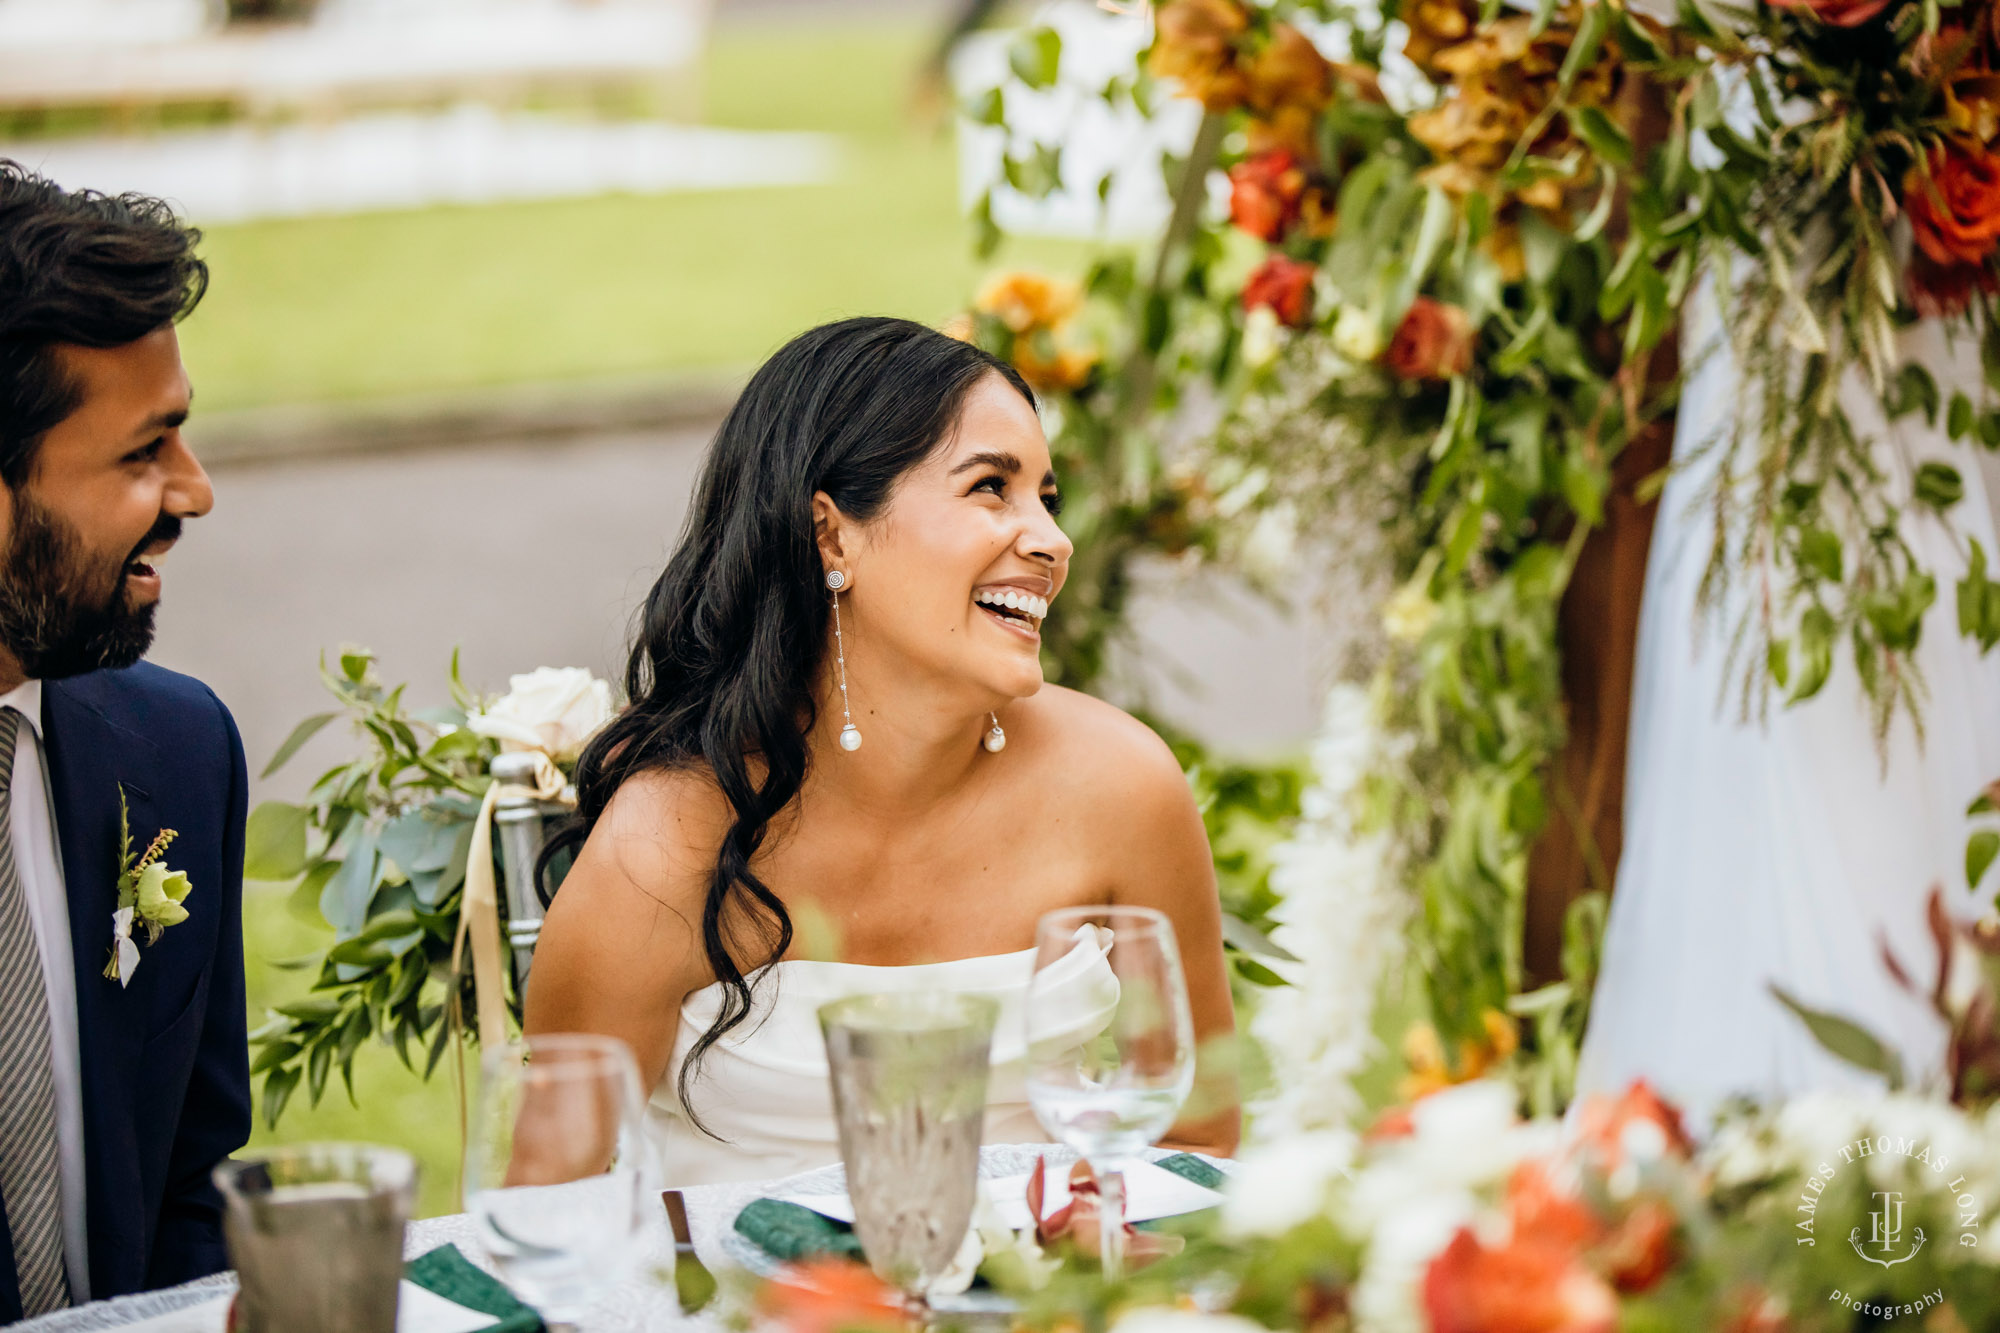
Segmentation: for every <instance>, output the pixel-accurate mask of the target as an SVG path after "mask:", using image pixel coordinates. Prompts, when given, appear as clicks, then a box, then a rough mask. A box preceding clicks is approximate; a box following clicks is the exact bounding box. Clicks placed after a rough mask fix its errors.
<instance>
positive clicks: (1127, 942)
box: [1025, 907, 1195, 1278]
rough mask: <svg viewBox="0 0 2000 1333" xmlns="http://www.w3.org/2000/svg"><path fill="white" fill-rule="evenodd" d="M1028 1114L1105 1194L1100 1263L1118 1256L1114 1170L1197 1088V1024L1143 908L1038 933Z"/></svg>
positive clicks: (1183, 985)
mask: <svg viewBox="0 0 2000 1333" xmlns="http://www.w3.org/2000/svg"><path fill="white" fill-rule="evenodd" d="M1025 1008H1026V1016H1027V1027H1028V1066H1027V1089H1028V1104H1029V1105H1030V1106H1032V1107H1033V1108H1034V1111H1035V1118H1036V1119H1037V1120H1040V1121H1041V1123H1042V1128H1043V1129H1045V1130H1047V1131H1048V1132H1049V1134H1050V1135H1052V1136H1053V1137H1054V1138H1055V1139H1056V1140H1057V1141H1058V1142H1061V1143H1064V1144H1067V1145H1068V1146H1070V1147H1072V1148H1074V1149H1076V1151H1077V1152H1078V1153H1079V1154H1081V1155H1082V1157H1083V1158H1084V1160H1086V1161H1087V1162H1089V1163H1090V1165H1091V1169H1092V1170H1094V1171H1095V1172H1096V1173H1097V1178H1098V1184H1099V1188H1100V1189H1101V1191H1102V1220H1101V1224H1100V1226H1099V1228H1098V1230H1099V1235H1100V1237H1101V1242H1100V1244H1101V1258H1102V1260H1103V1264H1104V1273H1105V1276H1106V1277H1107V1278H1116V1277H1117V1276H1118V1275H1119V1274H1120V1272H1121V1271H1122V1269H1123V1267H1124V1257H1125V1180H1124V1177H1123V1175H1121V1174H1120V1173H1121V1171H1122V1170H1123V1169H1124V1167H1125V1166H1126V1165H1127V1164H1129V1163H1130V1162H1132V1161H1133V1160H1134V1159H1136V1158H1137V1157H1138V1155H1139V1154H1140V1153H1141V1152H1142V1151H1143V1150H1144V1149H1145V1148H1147V1147H1148V1146H1150V1145H1151V1144H1152V1143H1154V1142H1155V1141H1157V1140H1158V1139H1159V1138H1160V1137H1161V1136H1163V1135H1164V1134H1165V1133H1166V1132H1167V1131H1168V1130H1169V1129H1171V1128H1172V1127H1173V1124H1174V1120H1175V1118H1176V1117H1177V1116H1179V1114H1180V1110H1181V1106H1182V1104H1183V1103H1184V1102H1186V1101H1187V1096H1188V1093H1189V1091H1190V1090H1191V1089H1192V1088H1193V1086H1194V1065H1195V1046H1194V1018H1193V1015H1192V1013H1191V1011H1190V1009H1189V1005H1188V993H1187V980H1186V978H1185V977H1184V976H1183V975H1182V973H1181V955H1180V948H1179V946H1178V945H1177V944H1176V943H1175V942H1174V927H1173V923H1172V922H1170V921H1168V920H1167V918H1166V917H1165V916H1164V915H1162V914H1161V913H1159V912H1156V911H1154V910H1153V909H1151V908H1149V907H1072V908H1066V909H1064V910H1062V911H1058V912H1050V913H1049V914H1047V915H1046V916H1044V917H1043V918H1042V919H1041V921H1040V922H1038V923H1037V925H1036V927H1035V972H1034V979H1033V980H1032V981H1031V982H1030V983H1029V987H1028V999H1027V1004H1026V1006H1025Z"/></svg>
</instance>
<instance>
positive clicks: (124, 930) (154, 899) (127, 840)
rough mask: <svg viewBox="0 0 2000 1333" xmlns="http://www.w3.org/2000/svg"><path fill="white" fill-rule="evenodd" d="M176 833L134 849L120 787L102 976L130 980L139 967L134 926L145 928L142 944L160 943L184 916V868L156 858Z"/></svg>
mask: <svg viewBox="0 0 2000 1333" xmlns="http://www.w3.org/2000/svg"><path fill="white" fill-rule="evenodd" d="M179 836H180V834H179V833H177V832H176V831H175V830H173V829H170V828H163V829H161V830H160V831H159V833H158V834H157V835H156V836H155V837H154V838H153V841H152V842H151V843H150V844H149V845H148V846H147V848H146V850H145V851H144V852H143V853H140V854H138V855H134V854H133V851H132V820H131V814H130V812H129V811H128V810H127V809H126V806H125V789H124V788H123V787H120V788H119V789H118V910H117V911H115V912H113V913H112V914H111V961H110V962H109V963H107V964H105V966H104V975H105V976H107V977H109V978H111V979H112V980H113V981H115V982H117V983H118V984H119V985H120V986H129V985H131V984H132V973H133V971H134V970H135V969H136V968H137V967H138V966H139V946H138V945H137V944H135V943H133V941H132V927H133V925H134V924H135V923H136V924H138V925H140V926H143V927H145V930H146V943H147V944H149V945H152V944H158V943H159V942H160V934H161V932H163V931H165V930H166V928H167V927H168V926H178V925H179V924H180V923H181V922H183V921H185V920H187V917H188V912H187V908H185V907H183V906H181V904H182V903H183V902H185V901H186V900H187V896H188V890H189V889H191V888H193V887H194V886H193V885H192V884H190V883H188V877H187V875H186V873H185V872H183V871H179V870H172V869H169V868H168V866H167V863H166V862H165V861H162V860H161V859H160V858H161V857H162V856H164V855H165V854H166V851H167V846H168V844H170V843H171V842H173V840H174V839H175V838H177V837H179Z"/></svg>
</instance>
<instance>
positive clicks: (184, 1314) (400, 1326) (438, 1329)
mask: <svg viewBox="0 0 2000 1333" xmlns="http://www.w3.org/2000/svg"><path fill="white" fill-rule="evenodd" d="M228 1319H229V1298H228V1297H227V1296H218V1297H217V1298H216V1299H214V1300H212V1301H203V1302H202V1303H201V1304H200V1305H193V1306H189V1307H188V1308H187V1309H185V1310H176V1311H174V1312H173V1313H172V1314H163V1315H156V1316H154V1317H153V1318H151V1319H142V1320H140V1321H139V1322H138V1323H136V1324H126V1325H124V1326H123V1328H124V1330H125V1333H223V1329H224V1327H225V1325H226V1324H227V1322H228ZM498 1322H499V1321H498V1320H496V1319H495V1318H494V1317H493V1316H492V1315H490V1314H482V1313H481V1312H480V1311H478V1310H468V1309H466V1308H465V1307H464V1306H463V1305H459V1304H457V1303H456V1302H454V1301H448V1300H446V1299H445V1298H444V1297H442V1296H440V1295H438V1294H437V1293H436V1292H433V1291H426V1290H425V1289H424V1288H422V1287H420V1286H418V1285H417V1284H416V1283H414V1282H410V1281H407V1280H406V1281H405V1282H404V1283H403V1286H402V1291H401V1293H400V1295H399V1296H398V1298H397V1303H396V1333H478V1330H480V1329H482V1328H491V1327H493V1325H494V1324H496V1323H498Z"/></svg>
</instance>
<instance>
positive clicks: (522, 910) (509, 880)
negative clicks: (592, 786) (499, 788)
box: [491, 753, 570, 997]
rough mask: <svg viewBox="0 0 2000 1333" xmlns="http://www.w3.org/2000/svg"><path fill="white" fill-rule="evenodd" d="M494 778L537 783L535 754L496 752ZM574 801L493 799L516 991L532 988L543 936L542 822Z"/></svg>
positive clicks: (525, 785) (518, 785)
mask: <svg viewBox="0 0 2000 1333" xmlns="http://www.w3.org/2000/svg"><path fill="white" fill-rule="evenodd" d="M491 771H492V773H493V780H494V781H495V782H502V783H505V784H507V785H508V786H510V787H516V788H532V787H533V786H534V783H535V756H534V755H532V754H525V753H509V754H501V755H495V756H494V758H493V768H492V770H491ZM569 809H570V808H569V806H567V805H564V804H563V803H561V802H559V801H542V800H537V799H536V798H534V797H533V796H526V795H514V794H506V795H502V796H501V797H500V799H499V800H497V801H495V802H494V804H493V827H494V831H495V833H496V834H497V835H498V836H499V839H500V874H501V878H502V880H503V881H504V883H505V886H506V887H505V893H506V897H507V945H508V948H509V950H510V951H511V952H510V957H511V958H512V961H513V969H514V994H515V995H516V996H518V997H525V996H526V995H527V993H528V966H529V964H530V963H532V962H534V960H535V942H536V941H537V940H539V939H540V938H541V936H542V899H541V895H540V894H538V893H536V892H535V862H536V861H537V860H539V859H540V858H541V855H542V840H543V824H542V821H543V820H544V819H547V818H560V817H561V816H563V815H566V814H568V813H569Z"/></svg>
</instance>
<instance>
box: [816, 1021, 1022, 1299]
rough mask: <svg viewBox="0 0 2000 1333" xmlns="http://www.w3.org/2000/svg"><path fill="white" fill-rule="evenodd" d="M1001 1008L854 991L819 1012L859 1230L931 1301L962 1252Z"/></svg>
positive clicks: (894, 1273) (899, 1277) (975, 1189)
mask: <svg viewBox="0 0 2000 1333" xmlns="http://www.w3.org/2000/svg"><path fill="white" fill-rule="evenodd" d="M999 1013H1000V1006H999V1004H998V1003H997V1002H996V1001H994V1000H992V999H991V998H989V997H986V996H982V995H966V994H960V993H957V992H950V991H902V992H897V993H892V994H883V995H855V996H850V997H848V998H846V999H842V1000H835V1001H833V1002H832V1003H831V1004H827V1005H824V1006H822V1007H821V1008H820V1011H819V1022H820V1030H821V1032H822V1033H823V1034H824V1036H825V1040H826V1060H827V1073H828V1076H829V1079H830V1082H831V1084H832V1093H833V1109H834V1119H835V1122H836V1124H837V1125H838V1128H839V1131H840V1157H841V1160H842V1161H843V1162H844V1163H846V1166H847V1196H848V1198H849V1199H850V1200H851V1201H852V1202H853V1204H854V1234H855V1235H856V1236H857V1237H859V1238H860V1241H861V1251H862V1253H863V1254H865V1255H867V1256H868V1266H869V1267H870V1268H872V1269H873V1270H874V1271H875V1274H876V1276H878V1277H880V1278H881V1279H882V1280H883V1281H885V1282H889V1283H893V1284H894V1285H895V1286H896V1287H898V1288H900V1289H901V1291H902V1292H903V1295H904V1298H905V1299H906V1300H907V1301H908V1302H909V1303H910V1304H911V1306H912V1307H913V1308H921V1307H922V1306H923V1305H924V1303H925V1302H927V1301H928V1299H929V1297H930V1291H931V1288H932V1286H933V1285H935V1284H936V1282H937V1280H938V1278H939V1277H940V1276H941V1275H942V1274H943V1273H944V1272H945V1270H946V1269H948V1268H950V1267H951V1264H952V1260H953V1259H955V1258H956V1257H957V1256H958V1253H959V1251H960V1249H962V1248H963V1246H964V1242H965V1235H966V1231H967V1229H968V1228H969V1227H970V1226H971V1223H972V1210H973V1206H974V1204H975V1202H976V1201H977V1198H978V1193H979V1144H980V1139H981V1137H982V1136H983V1133H984V1130H985V1119H986V1084H987V1080H988V1077H989V1075H990V1074H991V1072H992V1055H991V1050H992V1045H993V1025H994V1022H995V1021H996V1020H997V1019H998V1017H999Z"/></svg>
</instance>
